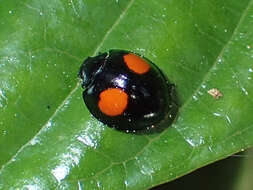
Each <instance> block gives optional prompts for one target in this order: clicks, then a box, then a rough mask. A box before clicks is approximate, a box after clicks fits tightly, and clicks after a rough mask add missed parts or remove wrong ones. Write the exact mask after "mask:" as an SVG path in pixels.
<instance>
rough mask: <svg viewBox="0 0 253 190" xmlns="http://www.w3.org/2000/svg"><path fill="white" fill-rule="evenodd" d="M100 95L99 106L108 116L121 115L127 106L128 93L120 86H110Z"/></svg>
mask: <svg viewBox="0 0 253 190" xmlns="http://www.w3.org/2000/svg"><path fill="white" fill-rule="evenodd" d="M99 97H100V100H99V102H98V107H99V109H100V110H101V112H103V113H104V114H106V115H108V116H117V115H120V114H122V113H123V112H124V110H125V109H126V107H127V103H128V95H127V94H126V93H125V92H124V91H123V90H121V89H119V88H108V89H106V90H104V91H103V92H101V93H100V95H99Z"/></svg>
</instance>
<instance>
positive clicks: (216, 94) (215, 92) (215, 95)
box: [207, 88, 223, 99]
mask: <svg viewBox="0 0 253 190" xmlns="http://www.w3.org/2000/svg"><path fill="white" fill-rule="evenodd" d="M207 92H208V94H210V95H211V96H212V97H213V98H214V99H219V98H220V97H222V96H223V94H222V93H221V92H220V91H219V90H218V89H217V88H212V89H210V90H208V91H207Z"/></svg>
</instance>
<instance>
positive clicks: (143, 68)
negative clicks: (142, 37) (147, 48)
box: [124, 53, 150, 74]
mask: <svg viewBox="0 0 253 190" xmlns="http://www.w3.org/2000/svg"><path fill="white" fill-rule="evenodd" d="M124 61H125V63H126V65H127V67H128V68H129V69H130V70H132V71H134V72H135V73H138V74H144V73H146V72H148V70H149V68H150V66H149V64H148V63H147V62H146V61H145V60H144V59H142V58H141V57H140V56H138V55H135V54H133V53H129V54H127V55H124Z"/></svg>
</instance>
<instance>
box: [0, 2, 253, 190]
mask: <svg viewBox="0 0 253 190" xmlns="http://www.w3.org/2000/svg"><path fill="white" fill-rule="evenodd" d="M0 3H1V6H0V28H1V30H0V39H1V40H0V68H1V75H0V108H1V112H0V154H1V157H0V166H1V169H0V189H78V188H79V189H110V190H113V189H117V190H118V189H147V188H150V187H152V186H155V185H157V184H160V183H163V182H166V181H169V180H172V179H175V178H177V177H179V176H182V175H184V174H186V173H189V172H191V171H193V170H195V169H197V168H200V167H201V166H204V165H206V164H208V163H211V162H214V161H216V160H219V159H222V158H225V157H227V156H229V155H231V154H233V153H235V152H238V151H240V150H242V149H245V148H247V147H250V146H252V145H253V138H252V135H253V118H252V115H251V113H252V111H253V102H252V96H253V95H252V94H253V87H252V85H251V81H252V77H253V66H252V60H253V1H252V0H243V1H240V2H239V1H236V0H224V1H219V0H208V1H201V0H191V1H169V0H160V1H151V0H147V1H137V0H119V1H116V0H115V1H114V0H107V1H106V0H104V1H101V0H75V1H74V0H69V1H60V0H53V1H50V0H44V1H42V0H41V1H39V0H37V1H34V0H30V1H28V0H23V1H14V0H9V1H0ZM114 48H117V49H127V50H131V51H134V52H138V53H140V54H142V55H144V56H145V57H147V58H149V59H150V60H152V61H153V62H155V63H157V65H158V66H159V67H160V68H161V69H162V70H163V71H164V72H165V73H166V75H167V76H168V78H169V79H170V80H171V81H173V83H175V84H176V87H177V93H178V97H179V99H180V104H181V107H180V109H179V113H178V117H177V119H176V120H175V122H174V123H173V125H172V126H170V127H168V128H167V129H166V130H164V131H163V132H162V133H159V134H152V135H148V134H146V135H134V134H126V133H121V132H118V131H115V130H113V129H110V128H108V127H106V126H104V125H102V124H101V123H100V122H98V121H97V120H96V119H94V118H92V117H91V115H90V113H89V112H88V110H87V108H86V107H85V106H84V104H83V100H82V95H81V94H82V89H81V86H80V82H79V81H78V79H77V72H78V69H79V67H80V65H81V63H82V61H83V59H85V58H86V57H87V56H92V55H96V54H97V53H98V52H99V51H101V52H103V51H107V50H109V49H114ZM213 88H216V89H218V90H219V91H220V92H221V93H222V94H223V97H221V98H219V99H214V98H213V97H212V96H211V95H210V94H208V93H207V91H208V90H210V89H213Z"/></svg>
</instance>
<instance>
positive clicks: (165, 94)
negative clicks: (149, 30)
mask: <svg viewBox="0 0 253 190" xmlns="http://www.w3.org/2000/svg"><path fill="white" fill-rule="evenodd" d="M129 54H131V55H135V56H136V57H137V56H138V57H139V58H141V59H142V60H144V61H145V62H146V63H147V64H148V65H149V70H148V71H147V72H145V73H142V74H139V73H136V72H134V71H133V70H131V69H130V68H129V66H128V65H127V64H126V60H125V56H126V55H129ZM79 77H80V78H81V79H82V87H83V88H84V91H83V99H84V102H85V104H86V106H87V108H88V109H89V111H90V112H91V114H92V115H93V116H94V117H95V118H97V119H98V120H99V121H101V122H103V123H104V124H106V125H108V126H109V127H113V128H115V129H117V130H121V131H126V132H135V131H144V130H148V129H150V128H155V127H156V126H157V125H159V124H160V123H161V122H162V121H164V120H167V119H169V120H170V118H171V112H172V109H173V105H175V102H174V100H173V97H172V96H173V95H172V94H173V89H174V85H173V84H171V83H170V82H169V81H168V80H167V78H166V77H165V76H164V74H163V73H162V72H161V70H160V69H159V68H158V67H157V66H156V65H155V64H153V63H152V62H151V61H149V60H148V59H146V58H144V57H141V56H139V55H137V54H134V53H132V52H129V51H125V50H111V51H109V52H108V53H102V54H99V55H98V56H95V57H88V58H87V59H86V60H85V61H84V63H83V64H82V65H81V68H80V71H79ZM111 88H115V89H120V90H122V91H124V92H125V93H126V94H127V95H128V99H127V106H126V107H125V109H124V111H123V112H122V113H120V114H119V115H116V116H110V115H107V114H105V113H103V112H102V111H101V108H100V107H99V101H100V99H101V96H100V95H101V93H102V92H103V91H105V90H107V89H111Z"/></svg>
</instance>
